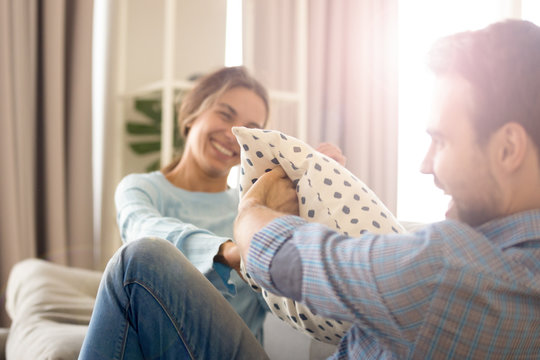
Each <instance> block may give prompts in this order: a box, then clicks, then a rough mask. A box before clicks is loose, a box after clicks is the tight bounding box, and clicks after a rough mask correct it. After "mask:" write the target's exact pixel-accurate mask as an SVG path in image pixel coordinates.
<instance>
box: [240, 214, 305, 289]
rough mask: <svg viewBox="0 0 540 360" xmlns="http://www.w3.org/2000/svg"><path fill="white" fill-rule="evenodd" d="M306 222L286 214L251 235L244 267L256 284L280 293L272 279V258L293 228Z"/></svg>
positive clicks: (290, 235) (288, 237) (287, 238)
mask: <svg viewBox="0 0 540 360" xmlns="http://www.w3.org/2000/svg"><path fill="white" fill-rule="evenodd" d="M306 223H307V222H306V221H305V220H303V219H302V218H300V217H298V216H292V215H286V216H283V217H280V218H277V219H274V220H273V221H271V222H270V223H268V225H266V226H265V227H264V228H262V229H261V230H260V231H259V232H257V233H256V234H255V235H253V238H252V239H251V245H250V247H249V252H248V258H247V263H246V269H247V272H248V273H249V274H250V276H252V277H253V279H254V280H255V282H256V283H257V284H259V285H260V286H261V287H263V288H265V289H267V290H268V291H270V292H273V293H279V294H280V293H281V292H280V291H279V289H277V288H276V285H275V284H274V282H273V281H272V275H271V273H270V266H271V264H272V260H273V258H274V256H275V255H276V253H277V252H278V251H279V249H280V248H281V246H282V245H283V244H284V243H285V242H286V241H287V240H289V239H290V238H291V237H292V235H293V232H294V230H295V229H296V228H297V227H299V226H302V225H304V224H306Z"/></svg>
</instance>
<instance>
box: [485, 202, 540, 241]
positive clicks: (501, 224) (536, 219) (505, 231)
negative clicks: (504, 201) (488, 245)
mask: <svg viewBox="0 0 540 360" xmlns="http://www.w3.org/2000/svg"><path fill="white" fill-rule="evenodd" d="M477 230H478V231H479V232H481V233H482V234H484V236H486V237H487V238H488V239H490V240H491V241H493V242H494V243H495V244H497V245H499V246H500V247H501V248H502V249H504V248H508V247H512V246H516V245H518V244H520V243H523V242H526V241H530V240H539V241H540V209H536V210H530V211H524V212H520V213H516V214H513V215H510V216H506V217H504V218H499V219H494V220H491V221H488V222H487V223H484V224H482V225H480V226H479V227H477Z"/></svg>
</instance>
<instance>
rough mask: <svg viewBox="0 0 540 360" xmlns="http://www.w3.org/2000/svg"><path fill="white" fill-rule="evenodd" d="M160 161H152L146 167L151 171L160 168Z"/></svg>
mask: <svg viewBox="0 0 540 360" xmlns="http://www.w3.org/2000/svg"><path fill="white" fill-rule="evenodd" d="M159 163H160V161H159V160H156V161H153V162H152V163H150V165H148V166H147V167H146V171H147V172H151V171H156V170H159Z"/></svg>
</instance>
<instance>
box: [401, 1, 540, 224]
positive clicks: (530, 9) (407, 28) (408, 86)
mask: <svg viewBox="0 0 540 360" xmlns="http://www.w3.org/2000/svg"><path fill="white" fill-rule="evenodd" d="M399 11H400V15H399V16H400V18H399V21H400V23H399V36H400V38H399V44H400V45H399V56H400V59H399V73H400V75H399V82H400V85H399V108H400V110H399V145H398V151H399V155H398V164H399V165H398V206H397V216H398V218H399V219H401V220H409V221H422V222H432V221H438V220H443V219H444V214H445V212H446V208H447V205H448V201H449V197H448V196H444V195H443V193H442V191H441V190H439V189H437V188H436V187H435V186H434V185H433V177H432V176H431V175H424V174H421V173H420V170H419V169H420V164H421V162H422V160H423V157H424V154H425V152H426V151H427V148H428V146H429V140H430V139H429V136H428V135H427V134H426V132H425V125H426V122H427V118H428V111H429V104H430V94H431V88H430V86H431V81H432V79H431V77H432V75H431V74H430V72H429V70H428V69H427V66H426V53H427V51H428V50H429V48H430V46H431V44H432V43H433V42H434V41H435V40H436V39H437V38H439V37H441V36H445V35H449V34H452V33H455V32H459V31H465V30H475V29H479V28H482V27H485V26H486V25H488V24H490V23H493V22H496V21H499V20H501V19H504V18H509V17H520V16H521V14H523V16H522V17H523V18H525V19H527V20H530V21H533V22H536V23H539V22H540V1H538V0H523V1H519V0H475V1H470V0H453V1H447V0H401V2H400V9H399ZM532 16H536V18H533V17H532Z"/></svg>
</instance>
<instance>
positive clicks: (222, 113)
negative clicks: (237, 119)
mask: <svg viewBox="0 0 540 360" xmlns="http://www.w3.org/2000/svg"><path fill="white" fill-rule="evenodd" d="M219 115H220V116H221V117H222V118H223V119H224V120H227V121H230V120H232V116H231V114H229V113H227V112H224V111H220V112H219Z"/></svg>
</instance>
